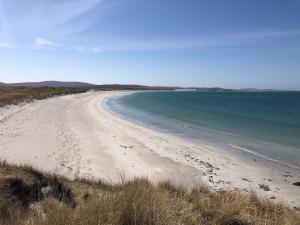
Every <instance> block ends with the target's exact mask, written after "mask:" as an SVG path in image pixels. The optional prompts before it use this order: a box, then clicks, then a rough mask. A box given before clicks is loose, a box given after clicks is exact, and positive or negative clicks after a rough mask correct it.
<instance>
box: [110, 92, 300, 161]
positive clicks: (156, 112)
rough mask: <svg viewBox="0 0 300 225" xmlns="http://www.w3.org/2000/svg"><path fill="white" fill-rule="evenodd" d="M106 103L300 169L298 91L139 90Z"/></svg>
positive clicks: (171, 128)
mask: <svg viewBox="0 0 300 225" xmlns="http://www.w3.org/2000/svg"><path fill="white" fill-rule="evenodd" d="M106 104H107V106H108V107H109V109H110V110H111V111H113V112H115V113H117V114H119V115H121V116H123V117H126V118H127V119H130V120H134V121H136V122H138V123H142V124H144V125H148V126H149V125H150V126H153V127H154V128H158V129H161V130H165V131H168V132H173V133H176V134H178V135H182V136H185V137H188V138H193V139H195V140H198V141H201V142H210V143H214V144H217V145H220V146H221V145H223V146H226V147H233V148H236V149H238V150H242V149H244V150H247V151H251V152H254V153H256V154H259V155H261V156H265V157H266V158H270V159H274V160H275V161H276V160H278V161H281V162H283V163H286V164H289V165H293V166H296V167H300V92H140V93H133V94H129V95H124V96H121V97H116V98H110V99H108V100H107V102H106Z"/></svg>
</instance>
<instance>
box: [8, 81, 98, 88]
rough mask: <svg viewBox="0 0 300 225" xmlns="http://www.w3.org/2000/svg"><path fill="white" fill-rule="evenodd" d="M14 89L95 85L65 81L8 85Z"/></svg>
mask: <svg viewBox="0 0 300 225" xmlns="http://www.w3.org/2000/svg"><path fill="white" fill-rule="evenodd" d="M7 85H9V86H14V87H19V86H22V87H44V86H47V87H93V86H95V85H94V84H90V83H84V82H75V81H71V82H64V81H41V82H24V83H10V84H7Z"/></svg>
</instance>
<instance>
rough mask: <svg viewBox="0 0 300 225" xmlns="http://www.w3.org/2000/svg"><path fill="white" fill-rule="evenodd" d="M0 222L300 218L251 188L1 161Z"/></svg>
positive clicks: (151, 224)
mask: <svg viewBox="0 0 300 225" xmlns="http://www.w3.org/2000/svg"><path fill="white" fill-rule="evenodd" d="M0 224H3V225H13V224H26V225H27V224H28V225H37V224H39V225H40V224H41V225H42V224H43V225H87V224H91V225H94V224H95V225H96V224H97V225H98V224H101V225H102V224H103V225H104V224H107V225H158V224H161V225H175V224H176V225H177V224H187V225H196V224H197V225H198V224H224V225H225V224H227V225H229V224H232V225H234V224H242V225H246V224H278V225H282V224H295V225H297V224H300V215H299V212H297V211H295V210H293V209H291V208H289V207H288V206H286V205H284V204H283V203H274V202H271V201H270V200H268V199H264V198H260V197H258V196H257V195H256V194H255V193H251V194H244V193H240V192H237V191H219V192H213V191H210V190H209V188H207V187H205V186H201V187H198V188H194V189H192V190H189V191H188V190H186V189H185V188H183V187H179V186H175V185H173V184H172V183H171V182H163V183H159V184H155V185H154V184H152V183H151V182H149V181H148V180H147V179H142V178H137V179H134V180H131V181H124V180H123V181H122V182H120V183H119V184H108V183H105V182H102V181H90V180H85V179H75V180H68V179H66V178H64V177H57V176H55V175H50V174H45V173H42V172H39V171H37V170H35V169H33V168H31V167H26V166H12V165H8V164H6V163H1V164H0Z"/></svg>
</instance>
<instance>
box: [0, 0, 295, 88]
mask: <svg viewBox="0 0 300 225" xmlns="http://www.w3.org/2000/svg"><path fill="white" fill-rule="evenodd" d="M299 12H300V1H298V0H284V1H283V0H251V1H246V0H226V1H222V0H219V1H217V0H185V1H183V0H180V1H179V0H26V1H25V0H24V1H20V0H0V81H2V82H22V81H41V80H69V81H74V80H75V81H85V82H92V83H97V84H103V83H123V84H146V85H169V86H173V85H178V86H200V87H202V86H209V87H212V86H221V87H227V88H244V87H255V88H280V89H297V90H300V13H299Z"/></svg>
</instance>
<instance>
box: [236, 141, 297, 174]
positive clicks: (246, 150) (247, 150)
mask: <svg viewBox="0 0 300 225" xmlns="http://www.w3.org/2000/svg"><path fill="white" fill-rule="evenodd" d="M230 147H232V148H236V149H239V150H242V151H244V152H248V153H250V154H251V155H255V156H257V157H260V158H263V159H266V160H268V161H271V162H275V163H279V164H281V165H284V166H287V167H290V168H293V169H297V170H300V167H298V166H295V165H292V164H288V163H285V162H282V161H280V160H277V159H273V158H270V157H268V156H265V155H261V154H259V153H257V152H254V151H252V150H249V149H247V148H244V147H240V146H237V145H232V144H230Z"/></svg>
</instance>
